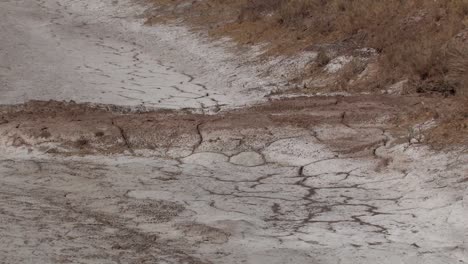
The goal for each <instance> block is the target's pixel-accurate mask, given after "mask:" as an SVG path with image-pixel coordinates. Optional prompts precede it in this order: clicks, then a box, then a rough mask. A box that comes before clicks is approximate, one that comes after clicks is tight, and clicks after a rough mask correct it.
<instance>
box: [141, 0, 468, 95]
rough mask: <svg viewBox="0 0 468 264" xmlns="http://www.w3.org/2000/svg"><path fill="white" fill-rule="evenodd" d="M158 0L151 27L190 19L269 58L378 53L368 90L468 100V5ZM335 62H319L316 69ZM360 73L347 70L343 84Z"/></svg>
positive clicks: (445, 0)
mask: <svg viewBox="0 0 468 264" xmlns="http://www.w3.org/2000/svg"><path fill="white" fill-rule="evenodd" d="M151 1H153V2H155V3H156V4H157V6H158V11H157V12H156V13H155V14H157V16H152V17H151V18H150V19H149V22H150V23H151V22H155V21H157V20H159V19H161V18H162V17H164V18H178V19H180V18H183V19H185V20H187V21H189V22H191V23H193V24H194V25H196V26H199V27H203V28H208V29H209V31H210V33H211V34H212V35H214V36H226V35H227V36H230V37H232V38H233V39H234V40H235V41H237V42H238V43H240V44H258V43H267V44H268V53H267V54H268V55H278V54H286V55H290V54H297V53H298V52H300V51H304V50H315V51H320V50H323V49H327V50H328V51H329V49H334V50H335V52H334V53H332V54H334V55H335V56H337V53H336V51H337V52H338V55H340V54H346V53H350V52H351V51H353V50H356V49H359V48H363V47H370V48H373V49H375V50H376V51H377V54H378V56H377V57H376V58H375V60H374V61H375V62H376V63H375V64H376V65H377V68H378V74H377V75H376V76H378V78H372V79H371V80H370V81H368V82H367V83H365V86H366V88H364V89H365V90H371V91H372V90H374V91H380V90H381V89H382V88H383V87H385V86H387V85H389V84H392V83H396V82H398V81H400V80H403V79H407V80H409V82H408V83H409V84H411V85H410V86H411V88H412V90H410V91H413V92H431V93H432V92H438V93H443V94H445V95H452V94H459V95H463V94H464V95H466V94H468V88H467V87H468V81H467V79H468V77H467V76H468V47H467V46H468V0H435V1H427V0H407V1H402V0H328V1H326V0H238V1H232V0H203V1H187V0H151ZM164 11H165V12H164ZM161 14H164V15H161ZM324 47H325V48H324ZM321 55H323V54H321ZM329 59H330V58H327V57H326V56H321V57H319V60H318V61H317V63H316V65H315V66H314V67H319V68H320V67H323V65H324V64H326V63H327V62H328V60H329ZM359 67H360V68H362V66H359ZM311 68H312V69H313V67H311ZM305 71H306V72H305V75H306V76H307V75H313V74H315V73H316V71H314V70H310V69H307V70H306V69H305ZM350 72H351V74H350ZM360 72H361V71H360V70H359V69H358V70H355V69H351V70H350V69H348V72H347V73H344V74H342V76H343V78H342V79H344V82H343V81H342V82H341V84H340V86H343V83H344V86H347V85H348V84H349V79H352V77H353V74H354V75H356V74H358V73H360ZM360 86H361V89H362V86H363V84H362V83H361V84H360Z"/></svg>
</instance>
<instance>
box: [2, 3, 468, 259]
mask: <svg viewBox="0 0 468 264" xmlns="http://www.w3.org/2000/svg"><path fill="white" fill-rule="evenodd" d="M144 10H145V8H144V7H142V6H139V5H136V4H135V3H132V2H127V1H123V0H120V1H107V0H100V1H87V0H83V1H70V0H59V1H53V0H40V1H23V0H9V1H3V2H1V3H0V15H1V17H2V18H1V19H0V21H1V22H2V24H1V25H0V29H1V31H0V33H1V35H2V36H8V38H2V42H1V43H0V59H1V60H2V62H5V65H8V67H3V66H1V65H0V84H1V85H0V92H1V93H2V95H1V96H0V103H2V106H0V116H1V118H0V181H1V182H0V197H1V199H0V223H1V224H0V263H252V264H257V263H268V264H272V263H278V264H279V263H281V264H282V263H317V264H332V263H333V264H334V263H341V264H346V263H349V264H355V263H388V264H394V263H411V264H417V263H421V264H423V263H424V264H429V263H430V264H439V263H440V264H446V263H468V252H467V247H468V244H467V234H468V229H467V226H468V222H467V219H468V205H467V199H468V198H467V197H468V192H467V187H468V154H467V146H466V145H465V146H463V145H461V146H458V147H456V148H451V149H450V150H444V151H435V150H433V149H431V148H429V147H428V146H425V145H423V144H419V142H418V141H417V140H416V141H414V140H413V138H408V135H407V130H406V129H407V127H406V126H405V125H403V124H404V123H405V122H402V120H403V121H404V120H407V119H411V115H413V114H414V113H419V112H424V111H425V105H428V104H434V103H435V102H436V101H437V100H439V99H438V98H420V97H405V98H400V97H388V96H387V97H379V96H349V97H313V98H294V99H288V100H279V101H271V102H268V103H263V104H257V105H255V106H252V105H250V104H252V103H254V102H255V103H259V102H262V101H265V100H266V99H265V97H264V96H265V95H267V94H268V93H270V92H272V89H273V87H272V86H271V84H272V83H278V82H277V81H278V80H270V79H265V78H260V77H258V75H257V74H256V72H255V68H254V67H250V66H248V65H247V66H238V65H236V64H235V63H234V62H233V61H232V60H231V59H232V56H231V57H229V56H228V55H222V54H225V53H223V52H224V51H223V49H220V48H217V47H216V46H213V45H211V44H206V43H203V42H202V41H200V40H199V39H194V38H193V35H191V34H192V33H189V32H188V31H184V30H183V29H182V28H180V27H165V26H158V27H156V29H154V28H147V27H141V21H139V20H137V19H136V18H135V15H136V14H141V12H143V11H144ZM190 41H193V43H191V42H190ZM210 45H211V46H210ZM201 47H205V49H203V48H201ZM259 87H268V88H259ZM72 99H73V100H74V101H75V102H68V103H65V102H61V101H63V100H67V101H68V100H72ZM31 100H33V101H31ZM34 100H38V101H34ZM49 100H56V101H49ZM246 104H248V105H250V106H249V107H244V108H237V107H239V106H244V105H246ZM162 108H163V109H164V110H163V109H162ZM233 108H237V109H236V110H234V109H233ZM168 109H172V110H168ZM206 113H211V114H212V115H207V114H206ZM430 124H431V123H429V125H430ZM423 125H424V126H427V124H426V123H424V124H423ZM424 126H422V127H424ZM462 136H465V137H466V135H462Z"/></svg>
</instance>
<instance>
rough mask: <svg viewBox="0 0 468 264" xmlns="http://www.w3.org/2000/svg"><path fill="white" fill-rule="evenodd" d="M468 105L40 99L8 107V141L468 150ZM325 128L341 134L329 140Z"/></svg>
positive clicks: (363, 99)
mask: <svg viewBox="0 0 468 264" xmlns="http://www.w3.org/2000/svg"><path fill="white" fill-rule="evenodd" d="M467 106H468V104H467V101H466V100H464V99H456V98H452V99H445V100H444V101H443V102H441V101H440V100H439V98H437V97H434V98H430V97H396V96H350V97H341V96H340V97H302V98H294V99H286V100H276V101H271V102H268V103H266V104H261V105H257V106H252V107H249V108H244V109H240V110H234V111H228V112H222V113H220V114H217V115H202V114H194V113H190V112H188V111H167V110H164V111H149V112H138V111H137V112H134V111H132V110H131V109H126V108H114V109H109V108H107V107H106V106H102V107H99V106H95V105H89V104H76V103H73V102H71V103H66V102H56V101H48V102H43V101H32V102H29V103H26V104H23V105H17V106H1V107H0V116H1V118H0V120H2V121H1V122H0V142H1V143H2V144H5V145H9V146H15V147H20V146H26V147H38V148H39V149H40V150H42V151H45V152H48V153H63V154H93V153H105V154H115V153H129V154H132V153H133V154H135V152H138V153H142V152H144V151H150V152H151V153H153V154H156V155H158V156H173V155H175V154H174V153H178V154H177V155H179V156H180V157H182V156H188V155H190V154H193V153H194V152H197V151H201V150H203V143H204V142H205V141H210V144H211V145H213V143H216V144H219V148H223V149H226V148H230V151H231V152H232V153H233V154H235V153H239V152H241V151H249V150H254V151H255V150H256V148H259V146H260V145H261V146H265V145H268V144H269V142H270V141H274V140H277V139H278V137H282V136H285V137H286V136H291V135H288V134H291V133H294V131H295V129H302V130H304V129H306V130H307V131H310V133H311V134H312V135H313V136H315V137H316V138H317V139H318V140H320V141H321V142H322V143H324V144H326V145H328V146H330V147H331V148H332V149H334V150H337V151H339V152H341V153H343V154H345V155H366V154H368V155H370V154H372V152H373V150H375V148H376V147H378V146H381V145H382V144H395V143H405V142H406V143H409V144H429V145H431V146H432V147H435V148H439V149H440V148H442V149H446V148H452V147H460V146H468V118H467V117H468V107H467ZM324 127H326V128H327V129H328V130H329V131H337V132H336V134H334V135H327V136H323V135H321V134H320V131H322V130H323V129H324ZM340 131H341V132H340ZM217 134H220V135H223V136H222V137H216V135H217ZM283 134H284V135H283ZM226 135H227V136H226ZM221 138H222V139H221ZM217 141H219V142H217ZM216 144H214V145H216Z"/></svg>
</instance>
